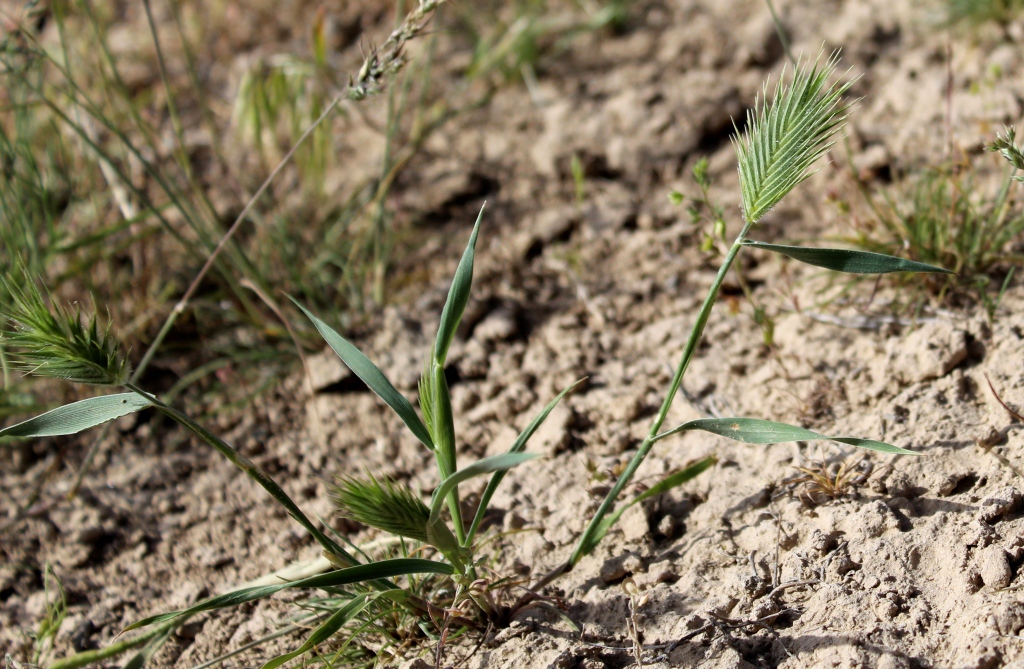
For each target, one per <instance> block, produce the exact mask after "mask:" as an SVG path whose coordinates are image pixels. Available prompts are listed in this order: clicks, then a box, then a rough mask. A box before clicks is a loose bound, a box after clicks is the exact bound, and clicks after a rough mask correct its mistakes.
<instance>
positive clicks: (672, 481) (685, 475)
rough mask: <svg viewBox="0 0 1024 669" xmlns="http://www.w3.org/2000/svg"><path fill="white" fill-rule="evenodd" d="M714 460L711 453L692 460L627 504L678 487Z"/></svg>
mask: <svg viewBox="0 0 1024 669" xmlns="http://www.w3.org/2000/svg"><path fill="white" fill-rule="evenodd" d="M716 462H718V458H716V457H715V456H713V455H711V456H708V457H706V458H703V459H701V460H698V461H697V462H694V463H693V464H691V465H690V466H688V467H684V468H683V469H681V470H679V471H678V472H676V473H675V474H671V475H669V476H666V477H665V478H663V479H662V480H661V481H659V482H658V483H656V484H655V485H652V486H651V487H650V488H648V489H647V490H645V491H644V492H643V493H641V494H640V495H637V497H636V499H634V500H633V501H632V502H630V503H629V506H632V505H633V504H639V503H640V502H642V501H644V500H645V499H650V498H652V497H657V496H658V495H663V494H665V493H667V492H668V491H669V490H672V489H673V488H678V487H679V486H681V485H683V484H684V483H686V482H687V481H690V480H692V479H694V478H696V477H698V476H700V475H701V474H703V473H704V472H705V471H707V470H708V469H711V467H712V466H714V464H715V463H716Z"/></svg>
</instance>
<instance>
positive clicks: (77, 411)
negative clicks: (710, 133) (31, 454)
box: [0, 393, 150, 437]
mask: <svg viewBox="0 0 1024 669" xmlns="http://www.w3.org/2000/svg"><path fill="white" fill-rule="evenodd" d="M149 405H150V402H149V401H148V400H146V399H145V398H142V397H139V396H138V395H136V394H135V393H120V394H117V395H102V396H100V397H90V398H89V399H87V400H82V401H80V402H74V403H73V404H66V405H64V406H62V407H58V408H56V409H54V410H53V411H47V412H46V413H44V414H42V415H40V416H36V417H35V418H30V419H29V420H27V421H25V422H23V423H18V424H17V425H12V426H10V427H7V428H4V429H2V430H0V437H56V436H58V435H63V434H76V433H78V432H81V431H82V430H86V429H88V428H90V427H95V426H97V425H100V424H102V423H106V422H107V421H108V420H114V419H115V418H120V417H121V416H127V415H128V414H130V413H134V412H136V411H138V410H139V409H145V408H146V407H147V406H149Z"/></svg>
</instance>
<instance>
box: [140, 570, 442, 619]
mask: <svg viewBox="0 0 1024 669" xmlns="http://www.w3.org/2000/svg"><path fill="white" fill-rule="evenodd" d="M454 573H455V570H454V569H453V568H452V566H451V565H448V564H445V563H443V562H435V561H433V560H423V559H420V558H397V559H394V560H381V561H380V562H372V563H370V564H361V565H358V566H356V567H348V568H346V569H338V570H335V571H331V572H328V573H326V574H319V575H317V576H310V577H309V578H303V579H299V580H297V581H290V582H286V583H279V584H277V585H264V586H257V587H253V588H242V589H240V590H235V591H234V592H229V593H226V594H223V595H219V596H217V597H211V598H210V599H207V600H205V601H202V602H199V603H198V604H196V605H195V606H192V607H190V608H187V609H184V610H181V611H171V612H169V613H162V614H160V615H157V616H150V617H148V618H143V619H142V620H140V621H138V622H135V623H132V624H131V625H129V626H128V627H126V628H125V629H124V631H125V632H129V631H131V630H134V629H138V628H140V627H146V626H147V625H152V624H154V623H160V622H164V621H165V620H171V619H172V618H177V617H178V616H189V615H193V614H196V613H201V612H203V611H213V610H214V609H223V608H226V607H229V606H238V605H239V604H244V603H245V602H252V601H255V600H257V599H263V598H264V597H268V596H270V595H272V594H274V593H275V592H278V591H280V590H285V589H287V588H330V587H337V586H340V585H351V584H352V583H362V582H365V581H373V580H378V579H385V578H391V577H392V576H404V575H407V574H443V575H451V574H454Z"/></svg>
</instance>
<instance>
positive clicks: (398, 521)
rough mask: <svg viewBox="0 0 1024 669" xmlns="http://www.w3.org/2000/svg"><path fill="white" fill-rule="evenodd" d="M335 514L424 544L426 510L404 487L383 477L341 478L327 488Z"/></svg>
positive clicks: (428, 510) (413, 494) (425, 537)
mask: <svg viewBox="0 0 1024 669" xmlns="http://www.w3.org/2000/svg"><path fill="white" fill-rule="evenodd" d="M331 499H332V500H333V501H334V505H335V507H336V508H337V509H338V513H339V514H340V515H341V516H343V517H345V518H349V519H351V520H354V521H356V522H357V523H362V524H363V525H369V526H370V527H375V528H377V529H379V530H384V531H385V532H390V533H391V534H394V535H396V536H399V537H406V538H408V539H414V540H416V541H420V542H423V543H427V520H428V518H430V509H429V508H427V505H426V504H424V503H423V502H422V501H421V500H420V498H419V497H417V496H416V494H415V493H414V492H413V491H412V490H410V489H409V488H407V487H406V486H404V485H402V484H400V483H398V482H396V481H393V480H392V479H390V478H388V477H386V476H384V477H381V478H380V479H378V478H377V477H375V476H373V475H370V474H367V476H366V477H365V478H356V477H353V476H345V477H342V478H341V479H339V481H338V484H337V485H334V486H332V487H331Z"/></svg>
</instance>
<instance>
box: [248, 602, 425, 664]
mask: <svg viewBox="0 0 1024 669" xmlns="http://www.w3.org/2000/svg"><path fill="white" fill-rule="evenodd" d="M405 594H406V593H405V591H404V590H389V591H387V592H381V593H377V594H375V595H359V596H358V597H356V598H354V599H353V600H352V601H350V602H349V603H348V604H346V605H345V606H343V607H341V608H340V609H338V610H337V611H335V612H334V613H333V614H331V616H330V617H329V618H328V619H327V620H325V621H324V622H323V623H322V624H321V625H320V626H319V627H317V628H316V629H315V630H313V633H312V634H310V635H309V638H307V639H306V642H305V643H303V644H302V645H301V646H299V647H298V648H296V649H295V650H294V651H292V652H290V653H286V654H284V655H279V656H278V657H275V658H274V659H272V660H270V661H269V662H267V663H266V664H264V665H263V667H262V669H277V667H280V666H281V665H282V664H285V663H286V662H289V661H291V660H294V659H295V658H297V657H299V656H300V655H303V654H305V653H308V652H309V651H311V650H313V649H314V648H316V647H317V646H319V645H320V644H322V643H324V642H325V641H328V640H330V638H331V637H332V636H334V635H335V634H336V633H337V632H338V630H340V629H341V628H342V627H344V626H345V624H346V623H347V622H349V621H350V620H352V619H353V618H355V617H356V616H358V615H359V614H360V613H362V612H363V611H364V610H365V609H366V607H367V606H369V605H370V604H372V603H373V602H375V601H376V600H378V599H380V598H382V597H395V598H401V597H403V596H404V595H405Z"/></svg>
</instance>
